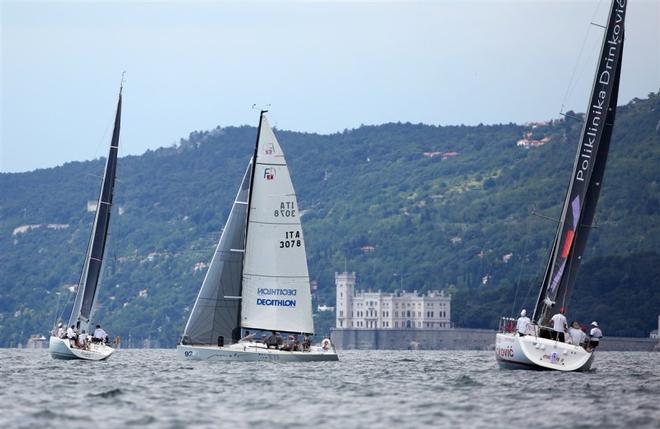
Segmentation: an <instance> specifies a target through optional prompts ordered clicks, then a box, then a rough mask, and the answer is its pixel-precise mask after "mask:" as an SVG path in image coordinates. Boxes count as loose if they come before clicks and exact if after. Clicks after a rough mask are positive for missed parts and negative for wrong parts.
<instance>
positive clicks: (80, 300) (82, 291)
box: [48, 76, 123, 360]
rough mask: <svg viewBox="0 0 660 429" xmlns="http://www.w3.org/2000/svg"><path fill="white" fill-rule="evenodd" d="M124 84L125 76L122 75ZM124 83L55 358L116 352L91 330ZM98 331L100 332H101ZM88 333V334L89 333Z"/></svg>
mask: <svg viewBox="0 0 660 429" xmlns="http://www.w3.org/2000/svg"><path fill="white" fill-rule="evenodd" d="M122 84H123V76H122ZM122 88H123V85H120V87H119V100H118V101H117V112H116V114H115V124H114V130H113V132H112V140H111V141H110V152H109V154H108V159H107V161H106V164H105V173H104V175H103V181H102V182H101V192H100V194H99V199H98V202H97V204H96V214H95V217H94V224H93V226H92V233H91V237H90V239H89V246H88V248H87V255H86V257H85V263H84V265H83V271H82V275H81V277H80V282H79V283H78V291H77V293H76V300H75V301H74V304H73V308H72V310H71V316H70V317H69V323H68V324H67V326H68V327H69V328H68V329H69V332H68V333H66V327H64V329H62V326H61V324H60V327H59V329H58V328H55V329H54V330H53V334H52V335H51V337H50V341H49V344H48V350H49V351H50V354H51V356H52V357H53V358H55V359H84V360H103V359H107V358H108V357H110V355H111V354H112V353H113V352H114V351H115V350H114V349H113V348H112V347H109V346H107V345H106V344H104V341H107V334H105V331H103V330H100V326H98V325H97V331H96V337H97V338H96V339H97V340H100V341H98V342H95V341H89V342H88V341H87V338H89V339H90V340H92V335H91V332H90V326H91V317H92V311H93V308H94V301H95V299H96V294H97V292H98V283H99V278H100V277H101V268H102V265H103V254H104V252H105V243H106V240H107V237H108V227H109V225H110V212H111V209H112V196H113V191H114V186H115V175H116V171H117V152H118V149H119V130H120V126H121V93H122ZM99 332H100V333H101V334H99ZM88 333H89V334H88Z"/></svg>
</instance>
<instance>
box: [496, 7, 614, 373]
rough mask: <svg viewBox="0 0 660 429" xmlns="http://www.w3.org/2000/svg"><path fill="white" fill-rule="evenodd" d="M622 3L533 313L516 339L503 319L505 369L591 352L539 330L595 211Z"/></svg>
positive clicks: (583, 365)
mask: <svg viewBox="0 0 660 429" xmlns="http://www.w3.org/2000/svg"><path fill="white" fill-rule="evenodd" d="M625 15H626V1H625V0H613V1H612V3H611V8H610V12H609V18H608V25H607V27H605V34H604V36H603V42H602V47H601V50H600V56H599V58H598V69H597V71H596V75H595V78H594V83H593V87H592V91H591V97H590V102H589V106H588V107H587V114H586V121H585V123H584V125H583V128H582V132H581V138H580V143H579V145H578V149H577V154H576V156H575V163H574V165H573V170H572V173H571V180H570V182H569V186H568V191H567V193H566V199H565V201H564V205H563V209H562V214H561V218H560V220H559V225H558V228H557V232H556V234H555V239H554V242H553V245H552V249H551V252H550V258H549V260H548V264H547V266H546V270H545V275H544V278H543V283H542V284H541V288H540V291H539V295H538V299H537V302H536V307H535V309H534V314H533V317H532V319H531V323H530V326H529V327H528V329H527V332H526V333H524V334H523V335H520V334H519V333H518V332H516V330H515V329H514V328H513V325H514V323H513V319H507V318H503V321H502V322H501V323H500V332H499V333H498V334H497V337H496V343H495V353H496V358H497V361H498V363H499V364H500V366H501V367H505V368H526V369H551V370H559V371H585V370H588V369H590V367H591V365H592V363H593V360H594V353H593V351H592V350H590V349H589V348H584V347H582V346H581V345H577V344H575V345H574V344H568V343H565V342H562V341H558V340H554V339H552V337H553V333H554V332H552V331H551V330H550V329H549V328H548V327H546V326H545V324H546V323H547V320H548V318H549V317H550V316H552V314H551V313H553V312H557V311H558V309H559V308H566V307H567V306H568V303H569V298H570V295H571V291H572V289H573V286H574V285H575V278H576V276H577V272H578V268H579V266H580V263H581V261H582V254H583V253H584V250H585V246H586V243H587V236H588V235H589V229H590V227H591V223H592V221H593V218H594V214H595V212H596V205H597V203H598V195H599V193H600V188H601V184H602V181H603V173H604V172H605V163H606V161H607V154H608V151H609V146H610V140H611V137H612V129H613V127H614V117H615V115H616V105H617V96H618V91H619V79H620V76H621V57H622V54H623V39H624V21H625Z"/></svg>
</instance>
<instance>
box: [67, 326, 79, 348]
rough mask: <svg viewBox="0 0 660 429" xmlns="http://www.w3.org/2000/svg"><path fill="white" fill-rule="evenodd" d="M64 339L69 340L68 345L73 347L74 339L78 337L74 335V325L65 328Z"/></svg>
mask: <svg viewBox="0 0 660 429" xmlns="http://www.w3.org/2000/svg"><path fill="white" fill-rule="evenodd" d="M66 337H67V338H68V339H69V344H71V345H74V344H75V343H76V338H77V337H78V334H76V326H75V325H71V327H70V328H67V330H66Z"/></svg>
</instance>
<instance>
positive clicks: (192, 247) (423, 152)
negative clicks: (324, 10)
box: [0, 93, 660, 346]
mask: <svg viewBox="0 0 660 429" xmlns="http://www.w3.org/2000/svg"><path fill="white" fill-rule="evenodd" d="M567 116H579V115H578V114H575V113H572V112H571V115H567ZM255 119H256V118H255ZM581 125H582V124H581V121H579V120H575V119H570V118H568V119H560V120H552V121H548V122H542V123H533V124H498V125H478V126H461V125H459V126H429V125H424V124H411V123H390V124H383V125H378V126H362V127H360V128H357V129H353V130H344V131H343V132H339V133H335V134H330V135H319V134H313V133H300V132H293V131H284V130H276V135H277V137H278V139H279V141H280V143H281V145H282V147H283V149H284V151H285V153H286V156H287V160H288V162H289V165H290V168H291V173H292V178H293V182H294V186H295V187H296V192H297V195H298V199H299V206H300V207H301V209H302V210H303V212H304V215H303V216H302V222H303V228H304V231H305V238H306V242H307V243H306V244H307V252H308V262H309V268H310V275H311V277H312V279H313V280H315V281H316V283H317V284H318V289H317V290H316V291H315V292H314V305H315V308H316V305H317V304H326V305H334V301H335V289H334V273H335V272H336V271H343V270H344V269H345V268H347V269H348V270H349V271H355V272H356V273H357V275H358V279H359V280H358V287H359V288H364V289H372V290H377V289H380V290H384V291H393V290H396V289H400V288H403V289H405V290H417V291H420V292H423V291H426V290H429V289H444V290H447V291H449V292H451V293H452V295H453V303H452V320H453V322H454V323H455V325H456V326H461V327H474V328H493V327H495V326H496V324H497V319H498V317H499V316H500V315H502V314H509V313H513V312H517V311H518V310H519V308H521V307H522V306H528V308H529V306H530V305H531V304H530V303H531V302H532V301H534V300H535V299H536V293H537V289H536V288H537V287H538V284H539V277H540V276H541V275H542V271H543V269H544V267H545V261H546V258H547V254H548V250H549V246H550V244H551V242H552V239H553V236H554V229H555V227H556V223H555V221H554V220H553V219H556V218H558V217H559V214H560V213H559V212H560V209H561V203H562V201H563V198H564V194H565V192H566V186H567V182H568V176H569V170H570V168H571V165H572V162H573V159H574V156H575V148H576V146H577V141H578V134H579V132H580V129H581ZM255 132H256V130H255V128H254V127H249V126H242V127H227V128H220V127H218V128H216V129H213V130H209V131H195V132H192V133H191V134H190V135H189V136H188V137H187V138H185V139H181V141H180V142H179V143H178V144H176V145H173V146H171V147H167V148H161V149H158V150H153V151H147V152H146V153H144V154H143V155H140V156H127V157H123V158H121V159H120V161H119V167H118V183H117V186H116V190H115V210H116V212H115V213H114V214H113V218H112V222H111V226H110V237H109V242H108V248H107V253H106V261H105V264H104V272H103V278H102V286H101V288H100V293H99V299H98V301H99V307H98V310H97V313H96V316H95V318H96V319H97V320H102V321H103V323H104V325H105V326H107V327H108V330H109V331H111V334H113V335H121V336H122V338H129V337H130V338H132V339H134V341H135V344H136V345H137V344H142V341H143V340H145V339H149V340H150V341H151V342H152V344H159V345H161V346H173V345H174V344H175V343H176V341H177V339H178V336H179V335H180V334H181V331H182V329H183V325H184V323H185V320H186V318H187V315H188V313H189V311H190V308H191V307H192V304H193V302H194V299H195V296H196V294H197V291H198V288H199V286H200V284H201V281H202V279H203V277H204V272H205V269H206V264H207V263H208V261H209V260H210V257H211V255H212V253H213V250H214V248H215V245H216V243H217V240H218V238H219V234H220V231H221V229H222V227H223V224H224V221H225V220H226V218H227V215H228V213H229V210H230V208H231V201H232V199H233V197H234V195H235V193H236V189H237V187H238V185H239V182H240V179H241V177H242V173H243V171H244V169H245V166H246V165H247V162H248V160H249V158H250V156H251V153H252V145H253V144H254V136H255ZM121 145H122V146H124V145H130V142H124V141H122V142H121ZM120 151H121V148H120ZM659 161H660V94H656V93H652V94H649V95H648V98H646V99H643V100H640V99H635V100H633V101H632V102H630V103H629V104H627V105H625V106H621V107H619V109H618V113H617V123H616V126H615V131H614V136H613V140H612V146H611V151H610V157H609V160H608V167H607V171H606V173H605V179H604V184H603V191H602V194H601V198H600V203H599V207H598V210H597V214H596V221H595V223H596V225H594V229H593V230H592V232H591V233H590V237H589V244H588V248H587V251H586V254H585V262H584V264H583V268H582V270H581V272H580V275H579V276H578V284H577V287H576V290H575V291H574V299H573V301H572V305H571V307H570V308H569V312H571V314H569V316H574V317H582V318H588V319H598V320H599V323H601V324H602V325H603V326H604V327H605V333H606V335H629V336H647V335H648V332H649V331H650V330H651V329H654V328H655V327H656V326H655V325H656V324H657V315H658V312H659V309H660V287H659V284H660V272H659V271H658V270H659V268H658V267H660V222H659V220H660V170H659V169H658V165H660V164H659ZM103 165H104V160H103V159H97V160H93V161H87V162H71V163H67V164H65V165H63V166H60V167H56V168H49V169H40V170H36V171H33V172H29V173H12V174H9V173H2V174H0V190H1V191H0V346H15V345H17V344H19V343H24V342H25V340H26V339H27V337H28V336H29V335H31V334H35V333H41V334H46V332H47V331H48V330H49V329H50V328H51V326H52V324H53V323H54V322H55V321H56V320H57V319H58V317H60V314H61V313H62V312H63V311H66V306H67V303H68V305H70V304H71V301H72V296H73V293H72V292H71V290H72V289H73V288H74V287H75V284H76V283H77V282H78V278H79V276H80V270H81V267H82V261H83V257H84V252H85V249H86V244H87V240H88V237H89V231H90V228H91V222H92V218H93V214H92V213H91V212H89V211H87V202H88V201H92V200H95V199H96V198H97V193H98V186H99V181H100V180H99V178H98V176H99V175H100V174H102V170H103ZM315 317H316V319H315V320H316V327H317V332H319V333H321V334H325V333H327V332H328V330H329V329H330V327H331V326H333V324H334V315H332V314H331V313H319V314H317V315H315Z"/></svg>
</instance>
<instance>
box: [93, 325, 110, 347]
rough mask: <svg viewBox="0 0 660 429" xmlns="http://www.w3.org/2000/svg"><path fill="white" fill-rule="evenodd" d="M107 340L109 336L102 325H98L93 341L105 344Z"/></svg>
mask: <svg viewBox="0 0 660 429" xmlns="http://www.w3.org/2000/svg"><path fill="white" fill-rule="evenodd" d="M107 339H108V334H107V333H106V332H105V331H104V330H103V328H101V325H96V329H95V330H94V337H93V338H92V341H94V342H100V343H105V342H106V340H107Z"/></svg>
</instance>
